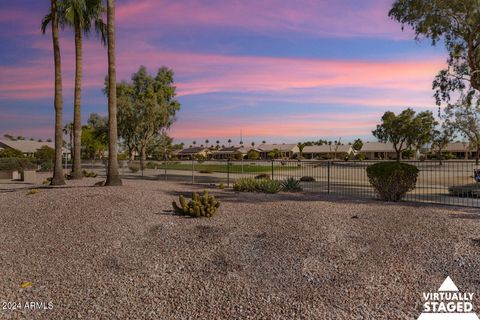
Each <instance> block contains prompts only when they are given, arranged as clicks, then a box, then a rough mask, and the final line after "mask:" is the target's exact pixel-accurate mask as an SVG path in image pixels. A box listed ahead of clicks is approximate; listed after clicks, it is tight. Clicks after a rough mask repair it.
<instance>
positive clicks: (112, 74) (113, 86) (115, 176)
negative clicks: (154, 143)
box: [105, 0, 122, 186]
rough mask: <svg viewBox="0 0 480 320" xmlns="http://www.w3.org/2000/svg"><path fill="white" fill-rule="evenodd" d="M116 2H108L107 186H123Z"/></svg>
mask: <svg viewBox="0 0 480 320" xmlns="http://www.w3.org/2000/svg"><path fill="white" fill-rule="evenodd" d="M114 19H115V0H107V32H108V172H107V181H106V182H105V185H106V186H121V185H122V180H121V179H120V175H119V173H118V160H117V75H116V70H115V20H114Z"/></svg>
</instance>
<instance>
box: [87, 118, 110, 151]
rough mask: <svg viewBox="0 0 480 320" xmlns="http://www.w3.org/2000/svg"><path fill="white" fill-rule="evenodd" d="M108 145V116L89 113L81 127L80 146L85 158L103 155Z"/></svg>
mask: <svg viewBox="0 0 480 320" xmlns="http://www.w3.org/2000/svg"><path fill="white" fill-rule="evenodd" d="M107 147H108V118H106V117H101V116H100V115H98V114H96V113H92V114H90V117H89V118H88V122H87V125H86V126H83V127H82V148H83V152H84V156H85V157H86V158H87V159H97V158H102V157H103V156H104V153H105V151H106V150H107Z"/></svg>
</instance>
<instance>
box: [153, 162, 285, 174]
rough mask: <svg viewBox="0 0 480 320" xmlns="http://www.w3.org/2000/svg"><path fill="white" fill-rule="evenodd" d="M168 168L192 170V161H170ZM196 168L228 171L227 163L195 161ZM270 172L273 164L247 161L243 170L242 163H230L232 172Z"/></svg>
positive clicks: (281, 168) (276, 167)
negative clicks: (256, 163)
mask: <svg viewBox="0 0 480 320" xmlns="http://www.w3.org/2000/svg"><path fill="white" fill-rule="evenodd" d="M166 167H167V170H185V171H191V170H192V164H190V163H168V164H167V165H166ZM157 168H158V169H165V164H159V165H158V167H157ZM194 169H195V171H210V172H222V173H225V172H227V164H226V163H225V164H208V163H195V164H194ZM289 169H293V168H289V167H286V166H285V167H284V166H281V165H275V166H274V170H275V172H278V171H279V170H289ZM241 172H244V173H270V172H272V166H271V165H261V164H260V165H251V164H248V163H245V164H244V165H243V171H242V165H241V164H230V173H241Z"/></svg>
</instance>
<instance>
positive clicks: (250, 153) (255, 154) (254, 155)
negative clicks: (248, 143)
mask: <svg viewBox="0 0 480 320" xmlns="http://www.w3.org/2000/svg"><path fill="white" fill-rule="evenodd" d="M247 158H248V159H250V160H257V159H258V158H260V153H258V151H255V150H250V151H248V153H247Z"/></svg>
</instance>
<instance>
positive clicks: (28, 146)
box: [0, 140, 70, 157]
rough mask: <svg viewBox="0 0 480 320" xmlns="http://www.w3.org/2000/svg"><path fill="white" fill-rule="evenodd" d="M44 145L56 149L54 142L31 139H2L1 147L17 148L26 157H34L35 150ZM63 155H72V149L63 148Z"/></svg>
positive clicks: (0, 141)
mask: <svg viewBox="0 0 480 320" xmlns="http://www.w3.org/2000/svg"><path fill="white" fill-rule="evenodd" d="M43 146H47V147H49V148H52V149H55V143H54V142H38V141H31V140H0V150H1V149H16V150H18V151H20V152H22V153H23V155H24V156H26V157H34V156H35V152H37V150H38V149H40V148H41V147H43ZM62 155H64V156H65V155H67V156H68V157H70V150H68V149H67V148H62Z"/></svg>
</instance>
